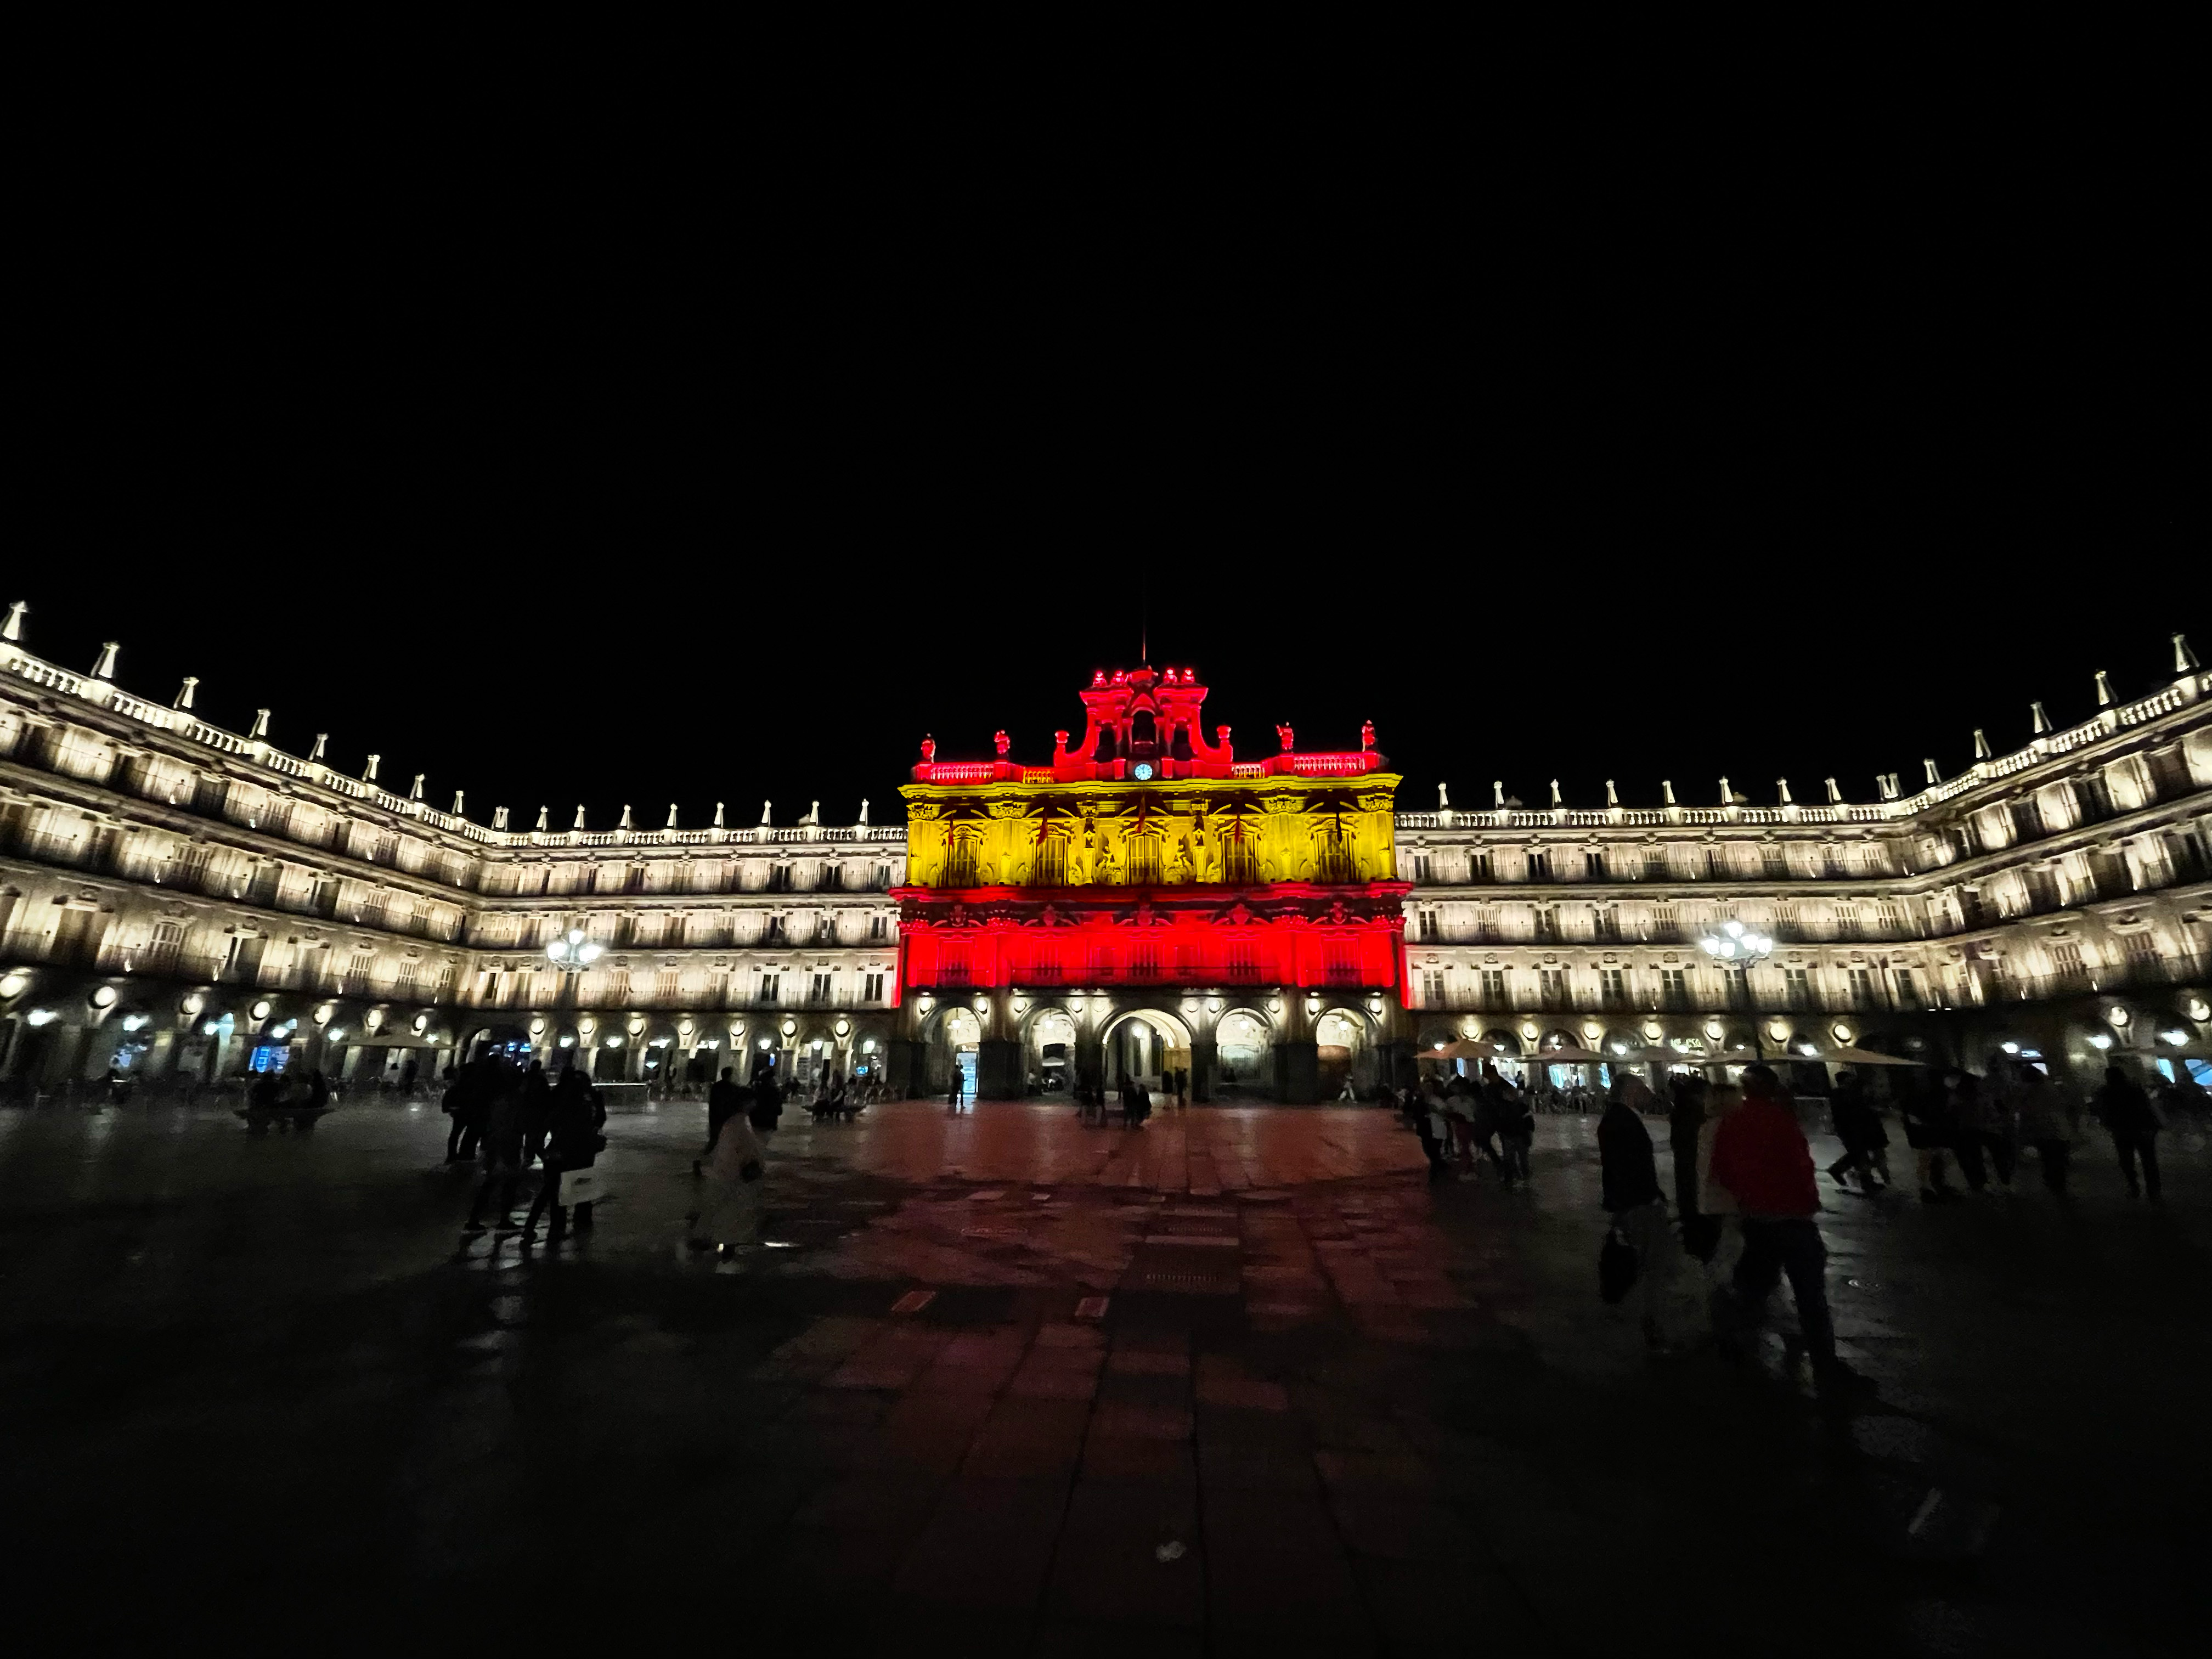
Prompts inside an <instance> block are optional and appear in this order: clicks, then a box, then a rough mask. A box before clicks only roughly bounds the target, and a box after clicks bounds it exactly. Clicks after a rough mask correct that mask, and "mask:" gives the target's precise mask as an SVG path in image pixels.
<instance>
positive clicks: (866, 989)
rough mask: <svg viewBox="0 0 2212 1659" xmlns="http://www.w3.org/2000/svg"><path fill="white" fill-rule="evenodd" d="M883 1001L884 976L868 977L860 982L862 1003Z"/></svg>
mask: <svg viewBox="0 0 2212 1659" xmlns="http://www.w3.org/2000/svg"><path fill="white" fill-rule="evenodd" d="M861 1000H862V1001H864V1002H881V1001H882V1000H884V976H883V975H881V974H870V975H867V976H866V979H865V980H864V981H862V991H861Z"/></svg>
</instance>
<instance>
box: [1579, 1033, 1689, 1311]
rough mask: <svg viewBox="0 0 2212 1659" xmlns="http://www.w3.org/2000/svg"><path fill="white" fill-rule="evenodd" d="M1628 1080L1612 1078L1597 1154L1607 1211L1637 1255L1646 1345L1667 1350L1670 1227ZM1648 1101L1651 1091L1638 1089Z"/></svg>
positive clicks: (1671, 1274)
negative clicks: (1664, 1322) (1665, 1324)
mask: <svg viewBox="0 0 2212 1659" xmlns="http://www.w3.org/2000/svg"><path fill="white" fill-rule="evenodd" d="M1633 1081H1634V1079H1631V1078H1628V1077H1626V1076H1621V1077H1616V1078H1615V1079H1613V1089H1612V1099H1611V1100H1610V1101H1609V1102H1608V1103H1607V1106H1606V1109H1605V1115H1604V1116H1602V1117H1601V1118H1600V1119H1598V1123H1597V1155H1598V1164H1599V1168H1600V1172H1601V1177H1602V1182H1603V1187H1604V1194H1603V1197H1604V1204H1605V1208H1606V1212H1607V1214H1608V1215H1610V1216H1611V1217H1612V1218H1613V1228H1614V1230H1615V1231H1617V1232H1619V1233H1620V1237H1622V1238H1624V1239H1626V1241H1627V1243H1628V1246H1629V1248H1630V1249H1632V1250H1634V1251H1635V1252H1636V1263H1637V1273H1636V1299H1637V1311H1638V1316H1639V1319H1640V1322H1641V1324H1642V1325H1643V1328H1644V1342H1645V1343H1646V1344H1647V1345H1648V1346H1651V1347H1654V1348H1660V1347H1664V1346H1666V1341H1667V1339H1666V1333H1665V1331H1664V1330H1663V1329H1662V1325H1661V1321H1662V1318H1663V1316H1665V1313H1666V1310H1667V1298H1668V1292H1669V1291H1671V1290H1672V1289H1673V1287H1674V1258H1675V1249H1674V1237H1673V1236H1672V1234H1670V1233H1669V1232H1668V1228H1667V1200H1665V1199H1664V1198H1663V1197H1662V1196H1661V1195H1660V1192H1659V1170H1658V1166H1657V1165H1656V1164H1655V1163H1654V1162H1653V1161H1652V1157H1651V1132H1650V1130H1648V1129H1646V1128H1645V1127H1644V1119H1643V1118H1642V1116H1641V1115H1638V1112H1637V1110H1636V1109H1635V1107H1633V1106H1632V1105H1631V1104H1630V1101H1631V1100H1632V1098H1633V1097H1634V1096H1633V1094H1632V1092H1631V1091H1630V1089H1629V1088H1628V1086H1627V1085H1630V1084H1631V1083H1632V1082H1633ZM1638 1089H1639V1090H1640V1092H1641V1093H1642V1094H1643V1095H1644V1097H1645V1098H1647V1099H1648V1098H1650V1092H1651V1091H1650V1090H1649V1089H1643V1088H1641V1085H1638Z"/></svg>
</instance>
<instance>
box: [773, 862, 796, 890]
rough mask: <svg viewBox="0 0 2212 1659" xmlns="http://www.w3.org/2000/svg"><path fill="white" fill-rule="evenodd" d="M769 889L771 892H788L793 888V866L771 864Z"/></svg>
mask: <svg viewBox="0 0 2212 1659" xmlns="http://www.w3.org/2000/svg"><path fill="white" fill-rule="evenodd" d="M768 890H769V892H771V893H788V892H789V891H790V890H791V866H789V865H787V864H771V865H770V866H769V867H768Z"/></svg>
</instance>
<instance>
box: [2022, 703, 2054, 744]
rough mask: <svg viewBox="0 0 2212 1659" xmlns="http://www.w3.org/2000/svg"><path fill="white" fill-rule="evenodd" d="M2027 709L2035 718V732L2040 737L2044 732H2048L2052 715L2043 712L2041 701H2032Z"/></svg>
mask: <svg viewBox="0 0 2212 1659" xmlns="http://www.w3.org/2000/svg"><path fill="white" fill-rule="evenodd" d="M2027 711H2028V713H2029V714H2030V715H2032V716H2033V718H2034V720H2035V732H2036V735H2037V736H2038V737H2040V736H2041V735H2042V734H2043V733H2044V732H2048V731H2049V730H2050V729H2051V716H2050V715H2048V714H2045V713H2044V712H2043V705H2042V704H2041V703H2039V702H2032V703H2030V704H2028V706H2027Z"/></svg>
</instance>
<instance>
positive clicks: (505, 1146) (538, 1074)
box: [444, 1054, 607, 1244]
mask: <svg viewBox="0 0 2212 1659" xmlns="http://www.w3.org/2000/svg"><path fill="white" fill-rule="evenodd" d="M444 1109H445V1111H446V1112H447V1115H449V1116H451V1117H452V1119H453V1128H452V1130H451V1131H450V1132H449V1133H448V1134H447V1139H446V1161H447V1163H448V1164H466V1163H470V1162H471V1161H477V1160H479V1159H480V1160H481V1162H482V1164H483V1182H482V1183H481V1184H480V1185H479V1186H478V1187H477V1195H476V1200H475V1201H474V1202H473V1203H471V1205H470V1206H469V1218H468V1220H467V1221H466V1223H465V1224H464V1228H463V1230H464V1231H467V1232H471V1233H476V1232H482V1231H484V1225H485V1224H484V1219H483V1218H484V1215H485V1212H486V1209H487V1206H492V1205H494V1203H495V1202H496V1213H497V1216H498V1218H499V1231H501V1232H513V1231H520V1233H521V1234H522V1238H523V1243H526V1244H528V1243H532V1242H534V1241H535V1239H536V1237H537V1231H538V1218H540V1217H541V1216H544V1217H546V1218H548V1225H547V1231H546V1238H547V1242H549V1243H550V1242H552V1241H554V1240H557V1239H559V1238H561V1237H563V1236H564V1235H565V1234H566V1233H567V1232H568V1228H569V1225H570V1224H571V1220H572V1219H573V1221H574V1225H575V1227H576V1229H577V1230H578V1231H586V1230H587V1229H589V1228H590V1226H591V1225H592V1206H593V1205H594V1204H595V1203H596V1202H597V1201H598V1199H599V1188H598V1182H597V1179H596V1177H595V1176H593V1175H592V1167H593V1165H594V1164H596V1163H597V1161H598V1158H599V1153H600V1152H602V1151H604V1150H605V1146H606V1137H605V1135H604V1134H603V1133H600V1132H601V1130H602V1129H603V1128H604V1127H605V1124H606V1121H607V1109H606V1107H605V1103H603V1102H601V1100H600V1098H599V1091H598V1090H597V1089H595V1088H593V1087H592V1084H591V1080H590V1079H587V1078H586V1077H585V1075H584V1074H583V1073H582V1072H580V1071H579V1070H577V1069H576V1068H575V1067H574V1066H567V1067H564V1068H563V1069H562V1073H561V1075H560V1079H559V1080H558V1081H557V1082H555V1081H553V1080H551V1079H548V1078H547V1076H546V1074H545V1067H544V1064H543V1063H542V1062H540V1061H538V1060H532V1061H531V1062H530V1064H529V1065H528V1066H522V1067H518V1066H514V1065H513V1063H511V1062H510V1061H508V1060H506V1059H505V1058H504V1057H502V1056H501V1055H498V1054H483V1055H480V1056H478V1057H477V1059H475V1060H471V1061H470V1062H469V1063H468V1064H467V1065H466V1066H463V1067H461V1068H460V1069H459V1071H458V1072H456V1073H454V1074H453V1081H452V1083H451V1084H449V1085H447V1090H446V1094H445V1100H444ZM532 1164H537V1165H538V1168H539V1170H540V1172H541V1173H540V1177H539V1181H538V1191H537V1193H536V1194H535V1195H534V1196H533V1197H532V1200H531V1204H530V1213H529V1216H528V1218H526V1220H525V1221H524V1222H523V1223H522V1225H521V1226H520V1229H517V1228H516V1226H515V1224H514V1213H513V1212H514V1206H515V1200H516V1195H517V1192H518V1189H519V1188H520V1184H521V1181H522V1177H523V1176H524V1175H525V1174H526V1172H527V1171H528V1170H529V1169H530V1166H531V1165H532Z"/></svg>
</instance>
